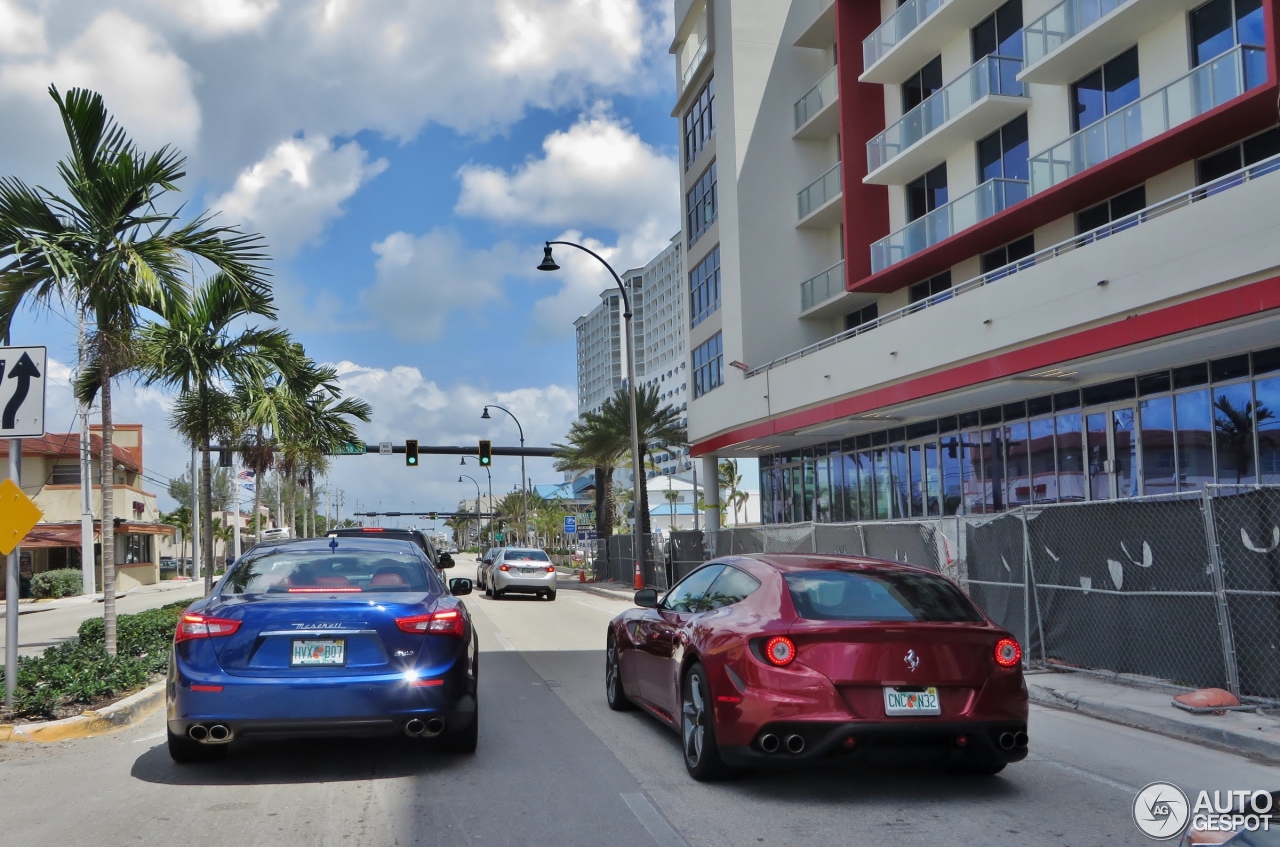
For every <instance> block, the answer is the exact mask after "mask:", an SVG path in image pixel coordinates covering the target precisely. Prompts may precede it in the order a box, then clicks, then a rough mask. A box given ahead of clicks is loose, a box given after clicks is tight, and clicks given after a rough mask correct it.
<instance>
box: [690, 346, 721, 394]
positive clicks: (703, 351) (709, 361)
mask: <svg viewBox="0 0 1280 847" xmlns="http://www.w3.org/2000/svg"><path fill="white" fill-rule="evenodd" d="M722 384H724V341H723V340H722V338H721V335H720V333H718V332H717V333H716V334H715V335H713V336H711V337H710V338H708V339H707V340H706V341H704V342H703V343H701V344H699V345H698V346H697V347H694V348H693V398H694V399H695V400H696V399H698V398H699V397H701V396H702V395H703V394H706V393H707V392H708V391H711V390H713V389H715V388H719V387H720V386H721V385H722Z"/></svg>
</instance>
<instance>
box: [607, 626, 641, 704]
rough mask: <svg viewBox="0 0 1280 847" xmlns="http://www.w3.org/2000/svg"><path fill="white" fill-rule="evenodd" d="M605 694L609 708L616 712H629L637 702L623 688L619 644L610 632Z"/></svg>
mask: <svg viewBox="0 0 1280 847" xmlns="http://www.w3.org/2000/svg"><path fill="white" fill-rule="evenodd" d="M604 696H605V700H607V701H608V702H609V708H610V709H613V710H614V711H615V712H629V711H631V710H632V709H634V708H635V704H634V703H632V702H631V700H630V699H628V698H627V692H626V691H625V690H623V688H622V670H621V667H620V666H619V664H618V644H617V642H616V641H615V640H614V638H613V633H609V646H608V647H607V648H606V649H605V653H604Z"/></svg>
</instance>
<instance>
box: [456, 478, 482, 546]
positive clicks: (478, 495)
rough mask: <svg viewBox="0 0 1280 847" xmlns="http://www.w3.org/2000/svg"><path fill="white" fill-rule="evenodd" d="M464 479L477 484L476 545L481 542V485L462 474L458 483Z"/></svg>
mask: <svg viewBox="0 0 1280 847" xmlns="http://www.w3.org/2000/svg"><path fill="white" fill-rule="evenodd" d="M463 477H466V478H467V479H469V480H471V481H472V482H475V483H476V544H477V545H479V542H480V483H478V482H476V480H475V477H473V476H468V475H467V474H462V476H459V477H458V482H462V479H463ZM464 540H465V539H464Z"/></svg>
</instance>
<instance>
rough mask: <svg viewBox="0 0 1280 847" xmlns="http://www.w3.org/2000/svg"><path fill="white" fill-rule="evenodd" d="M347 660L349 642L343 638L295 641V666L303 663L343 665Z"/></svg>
mask: <svg viewBox="0 0 1280 847" xmlns="http://www.w3.org/2000/svg"><path fill="white" fill-rule="evenodd" d="M346 661H347V642H346V641H344V640H342V639H341V638H338V639H333V640H325V641H295V642H293V658H292V659H291V660H290V662H289V663H290V664H291V665H293V666H294V667H299V666H303V665H342V664H345V663H346Z"/></svg>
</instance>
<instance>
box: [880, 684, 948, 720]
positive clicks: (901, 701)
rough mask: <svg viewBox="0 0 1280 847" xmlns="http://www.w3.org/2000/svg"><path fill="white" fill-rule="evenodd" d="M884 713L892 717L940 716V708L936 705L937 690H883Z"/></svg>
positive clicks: (930, 688) (931, 688)
mask: <svg viewBox="0 0 1280 847" xmlns="http://www.w3.org/2000/svg"><path fill="white" fill-rule="evenodd" d="M884 713H885V714H886V715H888V716H890V717H892V716H894V715H940V714H942V706H941V705H940V704H939V703H938V689H936V688H933V687H929V688H912V689H902V688H886V689H885V690H884Z"/></svg>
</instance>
